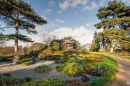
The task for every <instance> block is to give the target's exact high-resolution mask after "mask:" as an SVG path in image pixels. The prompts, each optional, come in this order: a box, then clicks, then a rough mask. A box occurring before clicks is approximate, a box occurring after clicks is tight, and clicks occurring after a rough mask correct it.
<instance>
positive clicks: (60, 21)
mask: <svg viewBox="0 0 130 86" xmlns="http://www.w3.org/2000/svg"><path fill="white" fill-rule="evenodd" d="M56 22H59V23H63V22H65V21H64V20H60V19H57V20H56Z"/></svg>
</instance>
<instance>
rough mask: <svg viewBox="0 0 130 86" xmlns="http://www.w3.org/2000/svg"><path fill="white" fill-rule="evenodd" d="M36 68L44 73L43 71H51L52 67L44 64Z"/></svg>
mask: <svg viewBox="0 0 130 86" xmlns="http://www.w3.org/2000/svg"><path fill="white" fill-rule="evenodd" d="M35 70H36V71H37V72H39V73H43V72H49V71H50V68H49V67H48V66H46V65H42V66H38V67H36V68H35Z"/></svg>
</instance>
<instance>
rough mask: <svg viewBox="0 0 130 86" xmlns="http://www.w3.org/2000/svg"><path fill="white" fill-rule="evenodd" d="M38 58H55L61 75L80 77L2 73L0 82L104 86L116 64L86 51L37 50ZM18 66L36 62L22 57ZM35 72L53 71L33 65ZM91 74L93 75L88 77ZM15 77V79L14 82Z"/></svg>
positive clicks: (34, 85)
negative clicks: (43, 77)
mask: <svg viewBox="0 0 130 86" xmlns="http://www.w3.org/2000/svg"><path fill="white" fill-rule="evenodd" d="M37 59H39V60H40V61H54V63H55V64H57V65H56V66H55V69H56V70H57V72H59V73H61V74H65V75H68V76H70V77H79V76H80V77H81V78H80V79H72V80H65V79H64V78H46V79H42V80H32V79H31V77H25V78H18V79H17V78H15V77H13V76H11V75H10V76H8V74H5V75H1V77H0V79H1V80H0V85H1V86H9V85H8V84H15V86H64V85H65V86H76V85H79V86H107V85H109V84H110V83H111V81H112V80H113V79H114V77H115V73H116V71H117V69H118V64H117V62H116V61H114V60H113V59H111V58H109V57H107V56H103V55H100V54H95V53H90V52H88V51H87V50H86V51H83V50H68V51H52V50H49V49H46V50H42V51H40V52H39V57H38V58H37ZM19 64H20V65H22V66H29V65H30V66H31V65H34V64H37V63H35V62H33V60H32V59H31V58H29V57H28V58H22V59H21V60H20V63H19ZM35 71H36V72H37V73H41V75H42V74H46V73H49V72H51V71H52V69H51V68H50V67H49V66H48V65H40V66H37V67H35ZM88 76H91V77H93V78H90V77H88ZM15 79H17V82H16V81H15Z"/></svg>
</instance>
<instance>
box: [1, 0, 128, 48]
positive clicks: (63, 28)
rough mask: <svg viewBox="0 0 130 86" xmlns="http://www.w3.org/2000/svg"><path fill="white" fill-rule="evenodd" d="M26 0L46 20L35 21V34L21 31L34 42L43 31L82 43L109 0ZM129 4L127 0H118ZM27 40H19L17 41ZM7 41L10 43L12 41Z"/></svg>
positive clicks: (11, 43) (91, 30) (92, 30)
mask: <svg viewBox="0 0 130 86" xmlns="http://www.w3.org/2000/svg"><path fill="white" fill-rule="evenodd" d="M24 1H25V2H27V3H29V4H30V5H31V6H32V8H33V9H34V10H35V12H36V13H37V14H38V15H40V16H42V17H43V18H44V19H45V20H47V22H48V23H47V24H45V25H36V30H37V31H38V34H27V33H26V31H23V30H22V31H20V33H22V34H24V35H27V36H29V37H30V38H32V40H34V41H35V42H42V38H41V36H42V35H43V33H47V34H50V35H54V36H56V37H57V38H59V39H60V38H63V37H67V36H72V37H73V38H74V39H76V40H78V41H79V42H80V43H81V44H82V45H83V44H86V43H91V42H92V39H93V34H94V32H95V31H101V30H97V29H96V28H95V27H94V24H96V23H98V22H99V21H100V20H98V18H97V16H96V14H97V12H98V11H97V10H98V9H99V8H100V7H104V6H107V4H108V2H110V1H112V0H24ZM117 1H122V2H124V3H126V5H130V0H117ZM4 33H5V34H8V33H14V28H10V29H6V30H5V32H4ZM26 44H27V43H23V42H21V41H20V42H19V45H26ZM6 45H9V46H13V45H14V41H8V42H7V43H6Z"/></svg>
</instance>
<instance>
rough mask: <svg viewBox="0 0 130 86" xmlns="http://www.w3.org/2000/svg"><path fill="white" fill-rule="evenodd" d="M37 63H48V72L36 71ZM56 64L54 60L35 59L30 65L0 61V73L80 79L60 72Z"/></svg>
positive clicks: (34, 77)
mask: <svg viewBox="0 0 130 86" xmlns="http://www.w3.org/2000/svg"><path fill="white" fill-rule="evenodd" d="M39 65H48V66H49V67H50V69H51V71H50V72H48V73H37V72H36V71H35V68H36V67H37V66H39ZM57 65H58V64H56V63H54V61H41V60H40V61H37V63H36V64H33V65H30V66H22V65H15V64H11V63H0V73H9V74H11V75H12V76H15V77H27V76H29V77H31V78H32V79H33V80H36V79H39V80H41V79H44V78H62V79H64V80H72V79H81V77H73V76H68V75H66V74H61V73H60V72H58V71H57V70H56V69H55V66H57Z"/></svg>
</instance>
